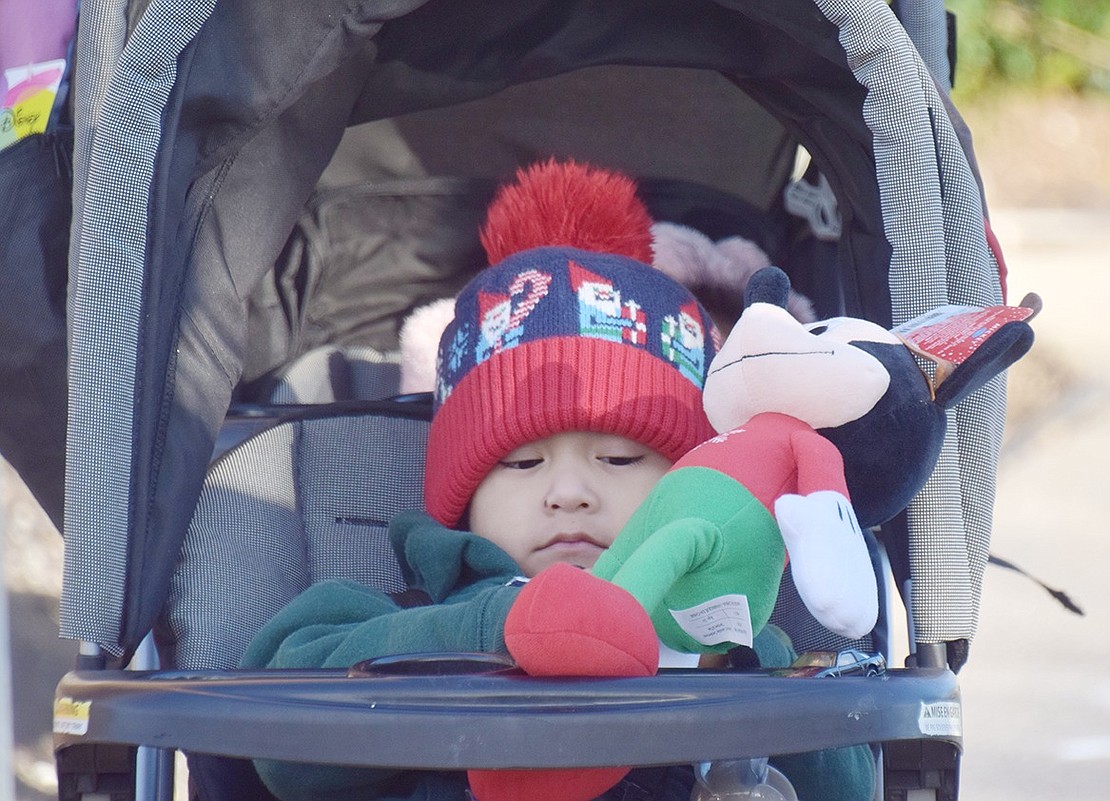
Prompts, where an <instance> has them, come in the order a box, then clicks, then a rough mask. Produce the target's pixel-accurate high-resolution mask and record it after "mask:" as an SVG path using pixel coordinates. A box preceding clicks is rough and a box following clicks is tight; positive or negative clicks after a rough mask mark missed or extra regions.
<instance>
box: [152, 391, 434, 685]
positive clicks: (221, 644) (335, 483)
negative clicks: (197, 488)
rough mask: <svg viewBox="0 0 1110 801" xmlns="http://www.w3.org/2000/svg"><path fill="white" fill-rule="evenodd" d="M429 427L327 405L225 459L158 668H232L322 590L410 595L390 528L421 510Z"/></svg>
mask: <svg viewBox="0 0 1110 801" xmlns="http://www.w3.org/2000/svg"><path fill="white" fill-rule="evenodd" d="M427 418H428V409H427V407H426V406H424V405H423V404H419V403H373V402H351V403H340V404H332V405H323V406H320V407H318V408H313V409H309V410H304V411H301V412H298V413H294V414H292V415H286V416H285V417H284V418H282V419H281V422H279V423H278V424H276V425H273V426H271V427H269V428H267V429H265V430H264V431H261V432H259V433H257V434H255V435H254V436H252V437H249V438H248V439H246V440H245V441H244V442H242V443H240V444H239V445H237V446H235V447H233V448H231V449H230V450H229V451H227V452H226V453H225V454H223V455H222V456H221V457H220V458H218V459H217V460H216V461H215V462H214V463H213V465H212V467H211V468H210V470H209V472H208V476H207V478H206V480H205V484H204V489H203V491H202V493H201V497H200V501H199V503H198V505H197V510H196V513H195V515H194V517H193V521H192V524H191V526H190V528H189V533H188V535H187V537H186V542H185V545H184V547H183V548H182V552H181V556H180V558H179V561H178V565H177V569H176V570H175V572H174V576H173V579H172V581H171V586H170V595H169V601H168V603H167V604H166V612H165V614H164V615H163V618H162V622H161V625H160V626H159V630H160V631H161V632H162V633H163V634H164V635H165V636H163V637H160V638H159V640H160V643H159V646H160V648H159V650H160V657H161V660H162V662H163V664H164V665H166V666H172V667H175V668H184V669H217V670H220V669H231V668H234V667H236V666H237V665H238V663H239V659H240V657H241V656H242V654H243V651H244V650H245V648H246V646H247V644H248V643H249V642H250V640H251V638H252V637H253V636H254V634H255V633H256V632H257V631H258V629H259V628H260V627H261V626H262V625H263V624H264V623H266V621H268V620H269V619H270V618H271V617H272V616H273V615H274V614H275V613H276V612H277V611H278V610H279V609H281V608H282V607H283V606H284V605H285V604H286V603H288V602H289V601H290V600H292V598H293V597H294V596H295V595H297V594H298V593H300V592H301V591H302V590H304V589H306V588H307V587H308V586H309V584H311V583H313V582H316V581H322V580H324V579H330V578H346V579H350V580H353V581H358V582H360V583H362V584H367V585H369V586H372V587H375V588H378V589H381V590H383V591H385V592H393V591H400V590H403V589H405V583H404V580H403V579H402V578H401V572H400V568H399V567H398V566H397V562H396V558H395V557H394V555H393V551H392V549H391V548H390V546H389V542H388V539H387V537H386V526H387V525H388V521H389V519H390V518H391V517H393V516H394V515H395V514H397V513H398V512H401V511H404V510H406V509H417V508H420V507H421V504H422V492H423V462H424V443H425V439H426V435H427V427H428V422H427ZM229 610H234V614H229V613H228V612H229Z"/></svg>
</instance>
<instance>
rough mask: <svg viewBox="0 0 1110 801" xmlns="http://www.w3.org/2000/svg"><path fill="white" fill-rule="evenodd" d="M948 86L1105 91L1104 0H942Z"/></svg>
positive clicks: (1107, 38) (1109, 62) (969, 91)
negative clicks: (950, 46)
mask: <svg viewBox="0 0 1110 801" xmlns="http://www.w3.org/2000/svg"><path fill="white" fill-rule="evenodd" d="M947 7H948V10H949V11H951V12H953V13H954V14H955V15H956V26H957V28H956V30H957V36H956V42H957V55H956V89H955V91H956V94H957V95H958V96H962V97H964V98H973V97H982V96H984V95H991V94H995V93H998V92H1003V91H1009V90H1014V89H1019V90H1033V91H1040V92H1053V93H1060V92H1067V93H1080V94H1086V93H1099V94H1108V93H1110V0H948V3H947Z"/></svg>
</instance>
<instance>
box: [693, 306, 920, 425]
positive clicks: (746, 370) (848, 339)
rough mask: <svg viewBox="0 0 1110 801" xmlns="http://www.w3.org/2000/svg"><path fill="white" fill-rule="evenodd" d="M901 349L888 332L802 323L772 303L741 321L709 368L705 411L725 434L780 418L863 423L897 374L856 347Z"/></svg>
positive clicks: (848, 322) (846, 321)
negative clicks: (763, 416) (762, 418)
mask: <svg viewBox="0 0 1110 801" xmlns="http://www.w3.org/2000/svg"><path fill="white" fill-rule="evenodd" d="M861 341H870V342H880V343H883V344H897V345H899V346H901V343H900V341H899V340H898V339H897V337H895V336H894V335H893V334H891V333H890V332H888V331H886V330H885V329H883V328H882V327H881V326H878V325H875V324H873V323H869V322H867V321H865V320H857V319H852V318H846V317H845V318H834V319H831V320H823V321H821V322H818V323H810V324H808V325H802V324H801V323H799V322H798V321H797V320H795V319H794V318H793V317H792V316H791V315H790V314H789V313H788V312H787V311H786V310H785V309H783V308H781V307H779V306H776V305H774V304H772V303H753V304H752V305H750V306H749V307H748V308H747V309H746V310H745V311H744V313H743V315H741V317H740V320H739V321H738V322H737V323H736V326H735V327H734V328H733V330H732V332H731V333H730V335H729V337H728V339H727V340H726V341H725V344H724V346H723V347H722V348H721V350H720V352H719V353H718V354H717V357H716V358H715V359H714V360H713V363H712V364H711V365H710V368H709V376H708V378H707V379H706V383H705V393H704V405H705V411H706V414H707V415H708V417H709V422H710V423H712V425H713V427H714V428H716V429H717V430H718V431H728V430H731V429H733V428H736V427H738V426H741V425H743V424H744V423H745V422H747V421H748V420H750V419H751V418H752V417H754V416H755V415H757V414H760V413H763V412H778V413H781V414H787V415H790V416H791V417H796V418H798V419H799V420H803V421H805V422H807V423H809V424H810V425H811V426H813V427H814V428H827V427H831V426H838V425H842V424H844V423H845V422H848V421H850V420H855V419H858V418H860V417H862V416H864V415H865V414H867V412H868V411H870V410H871V409H872V408H873V407H874V406H875V404H876V403H877V402H878V401H879V399H880V398H882V397H883V395H884V393H885V392H886V390H887V387H888V386H889V385H890V375H889V373H888V371H887V369H886V367H885V366H884V365H883V364H882V362H881V361H879V359H877V358H875V356H873V355H872V354H871V353H868V352H867V350H865V349H863V348H860V347H857V346H856V345H855V344H853V343H856V342H861Z"/></svg>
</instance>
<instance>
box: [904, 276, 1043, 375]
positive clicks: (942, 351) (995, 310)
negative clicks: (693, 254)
mask: <svg viewBox="0 0 1110 801" xmlns="http://www.w3.org/2000/svg"><path fill="white" fill-rule="evenodd" d="M1040 310H1041V299H1040V297H1039V296H1037V295H1035V294H1033V293H1030V294H1028V295H1026V296H1025V298H1024V299H1023V300H1022V302H1021V305H1020V306H986V307H983V306H959V305H948V306H938V307H937V308H935V309H933V310H932V311H928V312H926V313H925V314H922V315H920V316H918V317H915V318H914V319H912V320H910V321H909V322H906V323H903V324H902V325H899V326H897V327H896V328H894V329H892V333H894V334H895V335H896V336H898V337H899V338H900V339H901V340H902V341H903V342H905V343H906V347H908V348H909V349H910V350H912V351H913V352H914V353H916V354H917V355H919V356H921V357H922V358H924V359H928V360H929V361H931V362H933V363H935V364H936V366H937V368H936V376H935V378H934V380H933V383H934V386H939V385H940V384H942V383H943V382H944V380H945V379H946V378H947V377H948V376H949V375H950V374H951V373H952V371H953V370H955V368H956V366H957V365H959V364H962V363H963V362H965V361H967V359H968V357H970V356H971V354H973V353H974V352H975V351H976V350H978V349H979V347H980V346H981V345H982V344H983V343H984V342H986V341H987V340H988V339H990V337H991V335H992V334H994V333H995V332H996V331H998V329H1000V328H1001V327H1002V326H1003V325H1005V324H1006V323H1010V322H1014V321H1015V320H1029V319H1032V318H1033V317H1034V316H1035V315H1036V314H1037V312H1039V311H1040Z"/></svg>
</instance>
